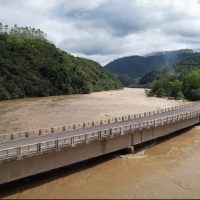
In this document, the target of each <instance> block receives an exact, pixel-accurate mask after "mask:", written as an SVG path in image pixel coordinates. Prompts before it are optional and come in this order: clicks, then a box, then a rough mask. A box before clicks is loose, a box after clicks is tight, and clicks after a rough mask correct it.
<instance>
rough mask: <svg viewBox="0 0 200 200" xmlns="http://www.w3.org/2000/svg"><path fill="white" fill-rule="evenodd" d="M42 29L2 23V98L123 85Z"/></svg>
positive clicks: (0, 28)
mask: <svg viewBox="0 0 200 200" xmlns="http://www.w3.org/2000/svg"><path fill="white" fill-rule="evenodd" d="M45 37H46V36H45V34H44V33H43V32H42V31H41V30H36V29H32V28H30V27H25V28H23V27H18V26H16V25H15V26H14V27H13V28H11V29H9V28H8V27H7V26H3V25H2V24H0V100H6V99H16V98H24V97H42V96H50V95H65V94H84V93H91V92H95V91H102V90H110V89H116V88H120V87H121V84H120V83H119V81H118V80H117V79H116V78H115V77H114V76H113V75H111V74H109V73H108V72H106V70H105V69H103V68H102V67H101V66H100V65H99V64H98V63H96V62H94V61H91V60H87V59H83V58H77V57H74V56H72V55H69V54H67V53H65V52H63V51H61V50H59V49H58V48H56V47H55V46H54V45H53V44H52V43H50V42H48V41H47V40H46V39H45Z"/></svg>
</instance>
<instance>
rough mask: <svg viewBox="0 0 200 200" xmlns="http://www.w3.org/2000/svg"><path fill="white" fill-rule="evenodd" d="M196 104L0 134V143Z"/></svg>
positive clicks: (190, 105)
mask: <svg viewBox="0 0 200 200" xmlns="http://www.w3.org/2000/svg"><path fill="white" fill-rule="evenodd" d="M196 104H199V102H197V103H196V102H193V103H185V104H181V105H178V106H173V107H168V108H165V109H159V110H154V111H149V112H143V113H139V114H134V115H126V116H120V117H115V118H110V119H104V120H100V121H92V122H84V123H78V124H71V125H65V126H60V127H53V128H43V129H39V130H33V131H25V132H18V133H12V134H4V135H0V143H4V142H9V141H13V140H21V139H25V138H32V137H38V136H43V135H48V134H57V133H65V132H69V131H73V130H78V129H82V128H88V127H96V126H102V125H107V124H114V123H117V122H122V121H129V120H133V119H138V118H143V117H146V116H152V115H156V114H160V113H165V112H170V111H174V110H178V109H182V108H189V107H193V106H194V105H196Z"/></svg>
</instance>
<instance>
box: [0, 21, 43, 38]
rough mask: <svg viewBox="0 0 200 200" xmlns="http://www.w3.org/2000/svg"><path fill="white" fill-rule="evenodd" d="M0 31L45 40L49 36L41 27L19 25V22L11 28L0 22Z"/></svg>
mask: <svg viewBox="0 0 200 200" xmlns="http://www.w3.org/2000/svg"><path fill="white" fill-rule="evenodd" d="M0 33H1V34H2V33H3V34H9V35H13V36H18V37H26V38H35V39H44V40H45V39H46V38H47V34H46V33H44V32H43V31H42V30H40V29H35V28H32V27H30V26H26V27H19V26H18V25H17V24H15V25H14V26H13V27H11V28H9V26H8V25H3V24H2V23H0Z"/></svg>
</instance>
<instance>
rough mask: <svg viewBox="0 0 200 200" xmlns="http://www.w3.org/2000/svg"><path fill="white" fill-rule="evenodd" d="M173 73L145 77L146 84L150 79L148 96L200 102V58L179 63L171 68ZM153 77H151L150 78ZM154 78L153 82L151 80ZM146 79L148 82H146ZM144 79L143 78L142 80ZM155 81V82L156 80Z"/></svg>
mask: <svg viewBox="0 0 200 200" xmlns="http://www.w3.org/2000/svg"><path fill="white" fill-rule="evenodd" d="M171 68H172V70H173V73H171V74H170V73H163V72H164V71H166V70H165V69H160V70H161V71H162V73H160V74H159V76H158V75H157V74H156V72H152V74H149V75H146V81H147V82H148V81H149V80H150V77H151V83H150V82H149V86H150V88H151V90H150V92H149V95H150V96H157V97H174V98H175V99H181V98H186V99H189V100H193V101H199V100H200V56H194V57H191V58H188V59H186V60H184V61H181V62H179V63H177V64H175V65H173V66H172V67H171ZM152 75H153V76H152ZM152 77H154V80H153V79H152ZM147 78H148V80H147ZM143 79H145V77H144V78H143ZM156 79H157V80H156Z"/></svg>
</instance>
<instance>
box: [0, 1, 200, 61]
mask: <svg viewBox="0 0 200 200" xmlns="http://www.w3.org/2000/svg"><path fill="white" fill-rule="evenodd" d="M0 9H1V12H0V21H1V22H2V23H4V24H9V25H13V24H15V23H17V24H19V25H20V26H25V25H28V26H29V25H30V26H34V27H36V28H41V29H42V30H44V31H45V32H46V33H47V34H48V37H49V39H50V40H52V41H53V42H55V43H56V45H57V46H58V47H59V48H62V49H63V50H66V51H69V53H72V54H78V55H82V56H86V57H89V58H94V59H97V60H98V61H100V62H102V63H105V62H108V61H111V60H112V59H113V58H114V57H115V56H116V57H121V56H124V55H131V54H141V53H149V52H150V51H152V50H154V49H155V50H157V49H159V50H162V49H163V50H165V49H167V50H170V49H176V48H177V49H178V48H182V47H184V48H185V47H186V48H187V47H190V48H192V47H193V46H194V47H195V48H196V47H197V45H199V39H198V38H199V33H200V26H199V24H200V12H199V10H200V4H199V0H190V1H188V0H151V1H150V0H59V1H57V0H0Z"/></svg>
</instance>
